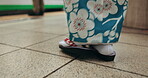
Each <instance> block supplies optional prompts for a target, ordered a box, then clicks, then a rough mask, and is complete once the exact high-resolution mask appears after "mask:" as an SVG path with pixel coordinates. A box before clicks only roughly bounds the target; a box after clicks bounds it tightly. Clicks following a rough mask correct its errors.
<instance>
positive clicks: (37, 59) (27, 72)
mask: <svg viewBox="0 0 148 78" xmlns="http://www.w3.org/2000/svg"><path fill="white" fill-rule="evenodd" d="M70 60H71V59H68V58H63V57H59V56H53V55H49V54H43V53H38V52H33V51H28V50H20V51H17V52H13V53H10V54H7V55H4V56H1V57H0V70H1V71H0V76H1V78H42V77H44V76H45V75H47V74H49V73H51V72H52V71H54V70H55V69H57V68H59V67H60V66H62V65H64V64H65V63H67V62H68V61H70Z"/></svg>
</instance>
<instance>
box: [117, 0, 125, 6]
mask: <svg viewBox="0 0 148 78" xmlns="http://www.w3.org/2000/svg"><path fill="white" fill-rule="evenodd" d="M117 1H118V4H119V5H123V4H124V2H125V1H126V0H117Z"/></svg>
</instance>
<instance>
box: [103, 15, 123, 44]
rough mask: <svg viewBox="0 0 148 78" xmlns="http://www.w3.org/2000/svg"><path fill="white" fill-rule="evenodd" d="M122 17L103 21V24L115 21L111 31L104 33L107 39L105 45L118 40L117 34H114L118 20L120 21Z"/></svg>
mask: <svg viewBox="0 0 148 78" xmlns="http://www.w3.org/2000/svg"><path fill="white" fill-rule="evenodd" d="M122 17H123V16H122V15H121V16H120V17H118V18H112V19H108V20H107V21H105V22H104V23H103V24H105V23H108V22H111V21H112V20H116V23H115V24H114V26H113V27H112V29H111V30H107V31H106V32H104V36H105V37H108V39H109V40H108V41H107V43H110V41H112V40H114V39H116V38H119V33H118V32H116V30H117V27H118V24H119V22H120V20H121V19H122Z"/></svg>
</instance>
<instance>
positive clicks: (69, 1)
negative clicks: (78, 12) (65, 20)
mask: <svg viewBox="0 0 148 78" xmlns="http://www.w3.org/2000/svg"><path fill="white" fill-rule="evenodd" d="M78 1H79V0H64V5H65V10H66V12H70V11H72V10H73V8H74V6H73V4H74V3H77V2H78Z"/></svg>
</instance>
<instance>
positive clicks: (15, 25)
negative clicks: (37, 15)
mask: <svg viewBox="0 0 148 78" xmlns="http://www.w3.org/2000/svg"><path fill="white" fill-rule="evenodd" d="M38 21H39V20H22V21H14V22H8V23H5V24H1V25H0V27H1V28H9V29H18V30H30V29H34V28H38V27H42V23H41V22H38Z"/></svg>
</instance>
